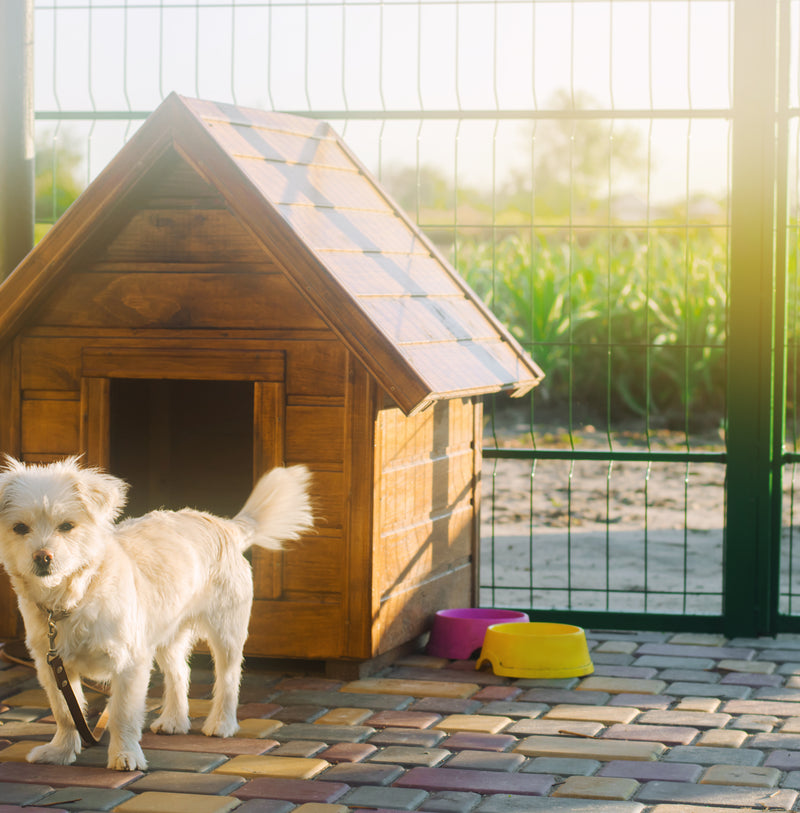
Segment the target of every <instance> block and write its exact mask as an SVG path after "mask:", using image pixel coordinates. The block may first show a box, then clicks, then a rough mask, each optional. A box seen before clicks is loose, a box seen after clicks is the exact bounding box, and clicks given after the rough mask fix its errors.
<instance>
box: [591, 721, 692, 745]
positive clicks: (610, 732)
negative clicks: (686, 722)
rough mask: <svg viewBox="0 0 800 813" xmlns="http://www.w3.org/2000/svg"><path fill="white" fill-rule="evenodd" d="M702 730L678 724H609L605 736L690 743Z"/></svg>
mask: <svg viewBox="0 0 800 813" xmlns="http://www.w3.org/2000/svg"><path fill="white" fill-rule="evenodd" d="M699 733H700V731H699V730H698V729H696V728H689V727H688V726H677V725H672V726H670V725H639V724H638V723H634V724H633V725H620V724H615V725H612V726H609V728H608V729H606V730H605V731H604V732H603V737H607V738H608V739H612V740H638V741H642V742H662V743H664V745H688V744H689V743H690V742H693V741H694V740H695V739H696V738H697V735H698V734H699Z"/></svg>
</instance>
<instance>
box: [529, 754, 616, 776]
mask: <svg viewBox="0 0 800 813" xmlns="http://www.w3.org/2000/svg"><path fill="white" fill-rule="evenodd" d="M601 765H602V763H601V762H598V761H597V760H596V759H571V758H569V757H536V758H535V759H529V760H528V761H527V762H526V763H525V765H523V766H522V768H521V769H520V771H521V772H522V773H550V774H554V775H555V776H556V777H559V776H592V775H593V774H595V773H597V770H598V768H599V767H600V766H601Z"/></svg>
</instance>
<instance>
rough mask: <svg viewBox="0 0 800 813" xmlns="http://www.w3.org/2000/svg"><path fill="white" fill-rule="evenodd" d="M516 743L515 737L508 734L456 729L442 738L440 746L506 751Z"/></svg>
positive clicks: (456, 749)
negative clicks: (453, 732) (445, 737)
mask: <svg viewBox="0 0 800 813" xmlns="http://www.w3.org/2000/svg"><path fill="white" fill-rule="evenodd" d="M516 744H517V738H516V737H512V736H511V735H510V734H480V733H477V734H474V733H472V732H467V731H458V732H456V733H455V734H451V735H450V736H449V737H447V739H445V740H442V742H441V745H442V748H446V749H447V750H448V751H463V750H471V751H508V750H510V749H511V748H512V747H513V746H514V745H516Z"/></svg>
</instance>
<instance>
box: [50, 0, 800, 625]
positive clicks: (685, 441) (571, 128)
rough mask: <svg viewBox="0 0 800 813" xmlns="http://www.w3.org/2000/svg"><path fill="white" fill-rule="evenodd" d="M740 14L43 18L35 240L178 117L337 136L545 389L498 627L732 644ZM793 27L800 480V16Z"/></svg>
mask: <svg viewBox="0 0 800 813" xmlns="http://www.w3.org/2000/svg"><path fill="white" fill-rule="evenodd" d="M736 6H737V2H736V0H296V1H294V0H280V1H278V0H275V2H263V1H261V0H259V1H256V0H252V1H251V0H94V1H92V0H84V2H74V1H70V0H51V2H45V1H43V0H41V1H39V2H37V3H36V20H35V25H36V82H35V87H36V109H37V142H38V161H37V166H38V170H37V176H38V177H37V184H38V187H37V188H38V190H39V195H38V196H37V217H38V220H39V222H40V226H39V229H40V231H42V230H44V229H46V228H47V224H48V223H51V222H52V221H53V220H54V219H55V218H57V217H58V215H59V214H60V213H61V211H63V208H64V207H65V206H66V205H67V204H68V202H69V200H70V199H71V196H74V194H75V193H77V191H79V189H80V188H81V187H82V186H84V185H85V184H86V183H87V182H88V181H89V180H90V179H91V178H92V177H93V176H94V175H95V174H96V173H97V172H98V171H99V170H100V169H101V168H102V167H103V166H104V165H105V163H106V162H107V161H108V159H109V158H110V157H111V156H112V155H113V154H115V153H116V151H117V150H118V149H119V147H120V146H121V144H122V143H123V142H124V141H125V140H126V139H127V138H128V137H129V136H130V135H131V134H132V133H133V132H134V131H135V129H136V127H137V126H138V125H139V123H140V122H141V121H142V120H143V118H144V117H146V115H147V114H148V113H149V112H150V111H151V110H152V109H153V108H154V107H155V106H156V105H157V104H158V102H159V101H160V100H161V99H162V98H163V97H164V96H165V95H166V94H167V93H169V92H170V91H173V90H175V91H177V92H179V93H182V94H185V95H190V96H198V97H202V98H208V99H214V100H218V101H233V102H236V103H239V104H243V105H247V106H254V107H264V108H269V109H276V110H283V111H290V112H296V113H299V114H302V115H310V116H315V117H320V118H325V119H328V120H329V121H331V123H332V124H333V125H334V126H335V127H336V128H337V129H338V130H339V131H340V132H341V133H342V135H343V136H344V138H345V140H346V141H347V142H348V143H349V144H350V145H351V147H352V148H353V150H354V151H355V152H356V154H358V155H359V156H360V158H361V159H362V161H363V162H364V163H365V164H366V165H367V166H368V167H369V168H370V169H371V170H372V171H374V173H375V174H376V175H377V176H378V177H379V178H380V179H381V180H382V181H383V182H384V184H385V185H386V186H387V187H388V189H389V190H390V191H391V193H392V194H393V195H394V196H395V197H396V199H397V200H398V202H399V203H400V204H401V205H403V206H404V208H406V210H407V211H409V213H410V214H411V215H412V217H414V218H415V219H416V221H417V222H418V223H419V225H420V226H421V227H422V228H423V229H424V230H425V231H426V232H427V233H428V234H429V235H430V236H431V237H432V238H433V240H434V241H435V242H436V243H437V245H438V246H439V247H440V248H441V249H442V250H443V251H444V252H446V253H447V254H448V255H449V256H450V257H451V258H452V260H453V262H454V264H455V265H456V266H457V268H458V269H459V270H460V271H461V272H462V274H463V275H464V276H465V278H466V279H467V281H468V282H469V283H470V284H471V285H472V286H473V287H474V288H475V290H476V291H477V292H478V293H479V294H480V295H481V296H482V297H483V298H484V300H485V301H486V302H487V303H488V304H489V305H490V306H491V307H492V308H493V310H494V311H495V313H496V314H497V315H498V316H499V317H500V318H501V320H503V321H504V322H505V323H506V324H507V325H508V326H509V327H510V328H511V330H512V331H513V333H514V334H515V336H516V337H517V338H518V339H519V340H520V341H521V342H522V343H523V345H524V346H525V347H526V349H528V350H529V351H530V352H531V354H532V355H533V357H534V358H535V359H536V360H537V362H538V363H539V364H540V365H541V366H542V367H543V368H544V370H545V372H546V373H547V378H546V380H545V383H544V384H543V385H542V386H541V387H540V388H539V389H538V390H537V391H536V392H535V393H534V394H533V396H532V398H529V399H525V400H524V401H523V402H521V403H519V402H514V403H511V402H509V401H508V400H506V399H503V398H497V399H494V400H493V402H492V403H490V404H488V405H487V425H486V440H485V449H484V452H485V471H484V477H485V479H484V489H483V493H484V503H483V527H482V547H481V583H480V601H481V603H482V604H484V605H492V606H503V607H514V608H524V609H533V610H538V611H543V612H548V611H559V612H560V611H567V610H578V611H585V612H596V611H598V612H604V613H620V614H628V615H629V616H630V617H631V618H632V619H635V620H633V621H632V623H637V622H638V623H641V615H642V614H645V615H647V614H670V615H675V616H677V615H698V616H708V617H718V616H720V615H721V614H722V613H723V610H724V606H723V604H724V602H723V595H724V585H723V582H724V562H723V559H724V557H723V544H724V537H725V531H724V529H725V494H726V476H727V474H728V472H727V466H726V462H727V457H726V451H727V438H726V432H725V429H726V425H725V416H726V407H727V403H726V388H727V376H728V352H727V337H728V306H729V302H728V292H729V269H730V260H731V258H730V248H729V246H730V228H731V214H730V213H731V196H732V189H731V160H732V158H731V155H732V148H731V144H732V131H733V120H734V102H733V99H734V76H733V73H734V71H733V65H734V23H735V10H736ZM781 8H782V17H781V20H782V26H783V28H782V32H783V33H782V36H783V37H784V41H785V42H786V43H790V54H789V55H788V57H787V60H786V71H787V77H788V84H787V89H786V102H787V103H786V105H785V110H784V123H785V124H786V133H787V137H786V144H787V154H788V163H789V165H790V167H791V172H790V173H789V181H788V190H787V191H788V196H787V199H788V201H789V206H788V217H787V219H786V229H785V234H786V253H785V263H786V268H787V271H788V279H789V288H788V290H787V298H786V301H787V310H786V315H787V325H788V326H789V330H788V331H787V334H786V335H787V339H786V342H785V350H786V354H787V357H788V359H789V365H788V369H789V370H790V374H789V376H788V379H787V392H788V403H789V406H790V409H789V411H788V412H787V415H789V420H788V422H787V439H788V442H789V449H790V452H792V453H793V454H794V455H797V452H798V449H797V443H798V425H797V416H796V414H795V411H794V409H793V405H794V403H795V400H796V393H797V388H798V381H797V374H796V370H795V364H794V358H795V354H796V349H797V345H796V330H795V329H794V327H795V325H796V324H797V319H798V302H799V301H800V294H799V293H798V286H797V275H796V268H797V253H798V242H800V241H799V240H798V219H797V212H798V186H800V184H799V183H798V177H800V169H798V166H800V162H799V161H798V154H799V153H800V129H799V128H798V109H800V103H798V85H800V78H799V75H798V56H797V46H796V44H797V43H798V42H800V32H799V31H798V27H800V26H799V24H798V19H799V18H800V2H799V1H798V0H791V1H790V2H783V3H782V5H781ZM783 29H786V31H784V30H783ZM778 242H780V241H778ZM780 307H782V303H779V304H778V309H780ZM792 453H790V454H788V455H787V457H786V463H787V465H788V466H790V468H791V476H787V477H786V488H785V492H784V506H783V547H782V555H781V574H782V575H781V600H780V604H781V606H780V611H781V612H783V613H786V614H789V615H792V614H796V613H797V612H798V610H799V609H800V608H798V604H799V603H800V602H798V596H800V569H799V568H798V562H797V560H798V558H799V557H800V554H799V553H798V552H797V550H796V533H795V530H794V514H795V510H796V509H795V505H796V504H795V499H794V498H795V488H796V485H797V483H798V477H800V474H798V472H797V471H796V469H797V463H796V458H795V457H793V454H792Z"/></svg>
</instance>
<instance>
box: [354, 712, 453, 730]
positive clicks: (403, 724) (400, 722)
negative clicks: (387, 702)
mask: <svg viewBox="0 0 800 813" xmlns="http://www.w3.org/2000/svg"><path fill="white" fill-rule="evenodd" d="M441 719H442V715H441V714H434V713H433V712H426V711H407V710H406V711H379V712H377V713H375V714H371V715H369V716H368V717H367V718H366V719H365V720H364V723H365V724H366V725H368V726H372V728H389V727H393V728H430V727H431V726H432V725H434V724H436V723H438V722H439V720H441Z"/></svg>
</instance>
